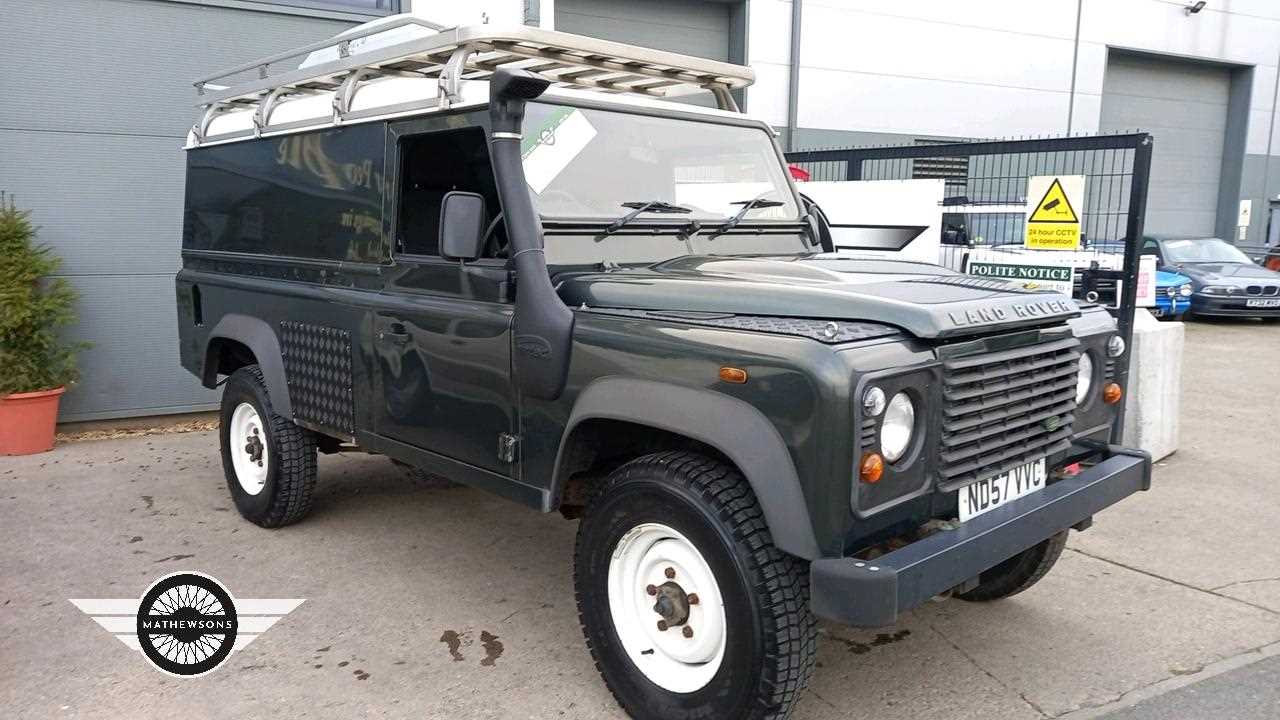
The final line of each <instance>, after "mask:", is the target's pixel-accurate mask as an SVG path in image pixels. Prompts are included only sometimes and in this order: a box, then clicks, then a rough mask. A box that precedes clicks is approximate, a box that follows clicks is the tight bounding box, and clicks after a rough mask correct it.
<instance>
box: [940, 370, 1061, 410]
mask: <svg viewBox="0 0 1280 720" xmlns="http://www.w3.org/2000/svg"><path fill="white" fill-rule="evenodd" d="M1075 387H1076V379H1075V376H1074V375H1072V376H1071V377H1069V378H1059V379H1056V380H1050V381H1049V382H1048V383H1046V384H1044V385H1032V386H1029V387H1024V388H1021V389H1019V390H1018V391H1017V392H1013V393H1005V394H1004V395H1002V396H1000V397H988V398H979V399H978V400H971V401H969V402H964V403H954V404H951V405H948V406H947V408H946V410H944V413H945V414H946V416H947V417H949V418H950V417H964V418H966V419H969V418H973V417H974V416H980V415H986V414H987V413H990V412H992V411H994V410H997V409H999V408H1002V407H1005V406H1007V405H1013V404H1015V403H1019V402H1023V401H1025V400H1027V399H1028V398H1033V397H1036V396H1039V395H1044V394H1046V393H1050V394H1052V395H1054V396H1055V397H1056V396H1057V395H1059V394H1061V393H1063V392H1065V391H1067V390H1070V391H1071V395H1072V396H1073V397H1074V396H1075V394H1076V391H1075Z"/></svg>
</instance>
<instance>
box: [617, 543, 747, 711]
mask: <svg viewBox="0 0 1280 720" xmlns="http://www.w3.org/2000/svg"><path fill="white" fill-rule="evenodd" d="M608 583H609V584H608V588H609V612H610V614H611V615H612V618H613V626H614V629H615V630H616V631H617V633H618V638H619V639H620V640H621V641H622V646H623V648H624V650H625V651H626V654H627V656H628V657H629V658H631V661H632V662H633V663H634V664H635V666H636V668H638V669H639V670H640V672H641V673H643V674H644V676H645V677H646V678H648V679H649V680H650V681H651V682H653V683H654V684H655V685H657V686H659V687H661V688H663V689H664V690H668V691H670V692H675V693H691V692H695V691H697V690H700V689H702V688H703V687H705V686H706V684H707V683H709V682H711V679H712V678H714V677H715V676H716V673H717V672H718V671H719V670H720V664H721V661H722V660H723V659H724V651H725V639H726V623H725V612H724V600H723V598H722V596H721V595H720V586H719V585H718V584H717V583H716V578H715V575H714V574H713V573H712V571H711V567H710V566H709V565H707V561H706V560H705V559H703V557H702V554H701V553H699V552H698V549H697V548H696V547H694V545H693V543H692V542H690V541H689V540H688V538H686V537H685V536H684V535H681V534H680V533H679V532H677V531H676V530H674V529H672V528H670V527H667V526H666V525H663V524H661V523H642V524H640V525H637V526H636V527H634V528H632V529H631V530H630V531H629V532H628V533H627V534H626V535H623V536H622V539H620V540H619V541H618V544H617V546H616V547H615V548H614V550H613V554H612V556H611V559H610V561H609V579H608Z"/></svg>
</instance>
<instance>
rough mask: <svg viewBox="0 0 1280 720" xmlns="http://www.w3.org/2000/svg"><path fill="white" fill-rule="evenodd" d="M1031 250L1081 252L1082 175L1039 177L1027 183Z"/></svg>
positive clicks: (1027, 223)
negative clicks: (1080, 210) (1080, 209)
mask: <svg viewBox="0 0 1280 720" xmlns="http://www.w3.org/2000/svg"><path fill="white" fill-rule="evenodd" d="M1027 200H1028V201H1029V202H1028V204H1027V222H1026V228H1027V233H1026V239H1025V242H1024V245H1025V246H1026V248H1027V249H1028V250H1079V249H1080V212H1079V208H1082V207H1084V176H1083V175H1036V176H1034V177H1030V178H1028V179H1027Z"/></svg>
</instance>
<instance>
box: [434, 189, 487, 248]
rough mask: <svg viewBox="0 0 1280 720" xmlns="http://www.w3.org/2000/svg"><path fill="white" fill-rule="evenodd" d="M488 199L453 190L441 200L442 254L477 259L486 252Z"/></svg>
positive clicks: (477, 194)
mask: <svg viewBox="0 0 1280 720" xmlns="http://www.w3.org/2000/svg"><path fill="white" fill-rule="evenodd" d="M484 218H485V212H484V196H483V195H480V194H479V193H473V192H461V191H459V190H453V191H451V192H448V193H445V196H444V199H443V200H441V201H440V254H441V255H443V256H444V257H447V258H451V259H454V260H475V259H476V258H478V257H480V255H481V254H482V253H483V252H484V248H483V247H481V243H483V242H484Z"/></svg>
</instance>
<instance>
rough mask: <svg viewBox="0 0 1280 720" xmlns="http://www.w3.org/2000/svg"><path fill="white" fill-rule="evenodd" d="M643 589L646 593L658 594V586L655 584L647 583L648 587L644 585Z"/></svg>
mask: <svg viewBox="0 0 1280 720" xmlns="http://www.w3.org/2000/svg"><path fill="white" fill-rule="evenodd" d="M644 591H645V592H647V593H649V594H650V595H657V594H658V586H656V585H649V586H648V587H646V588H645V589H644Z"/></svg>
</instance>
